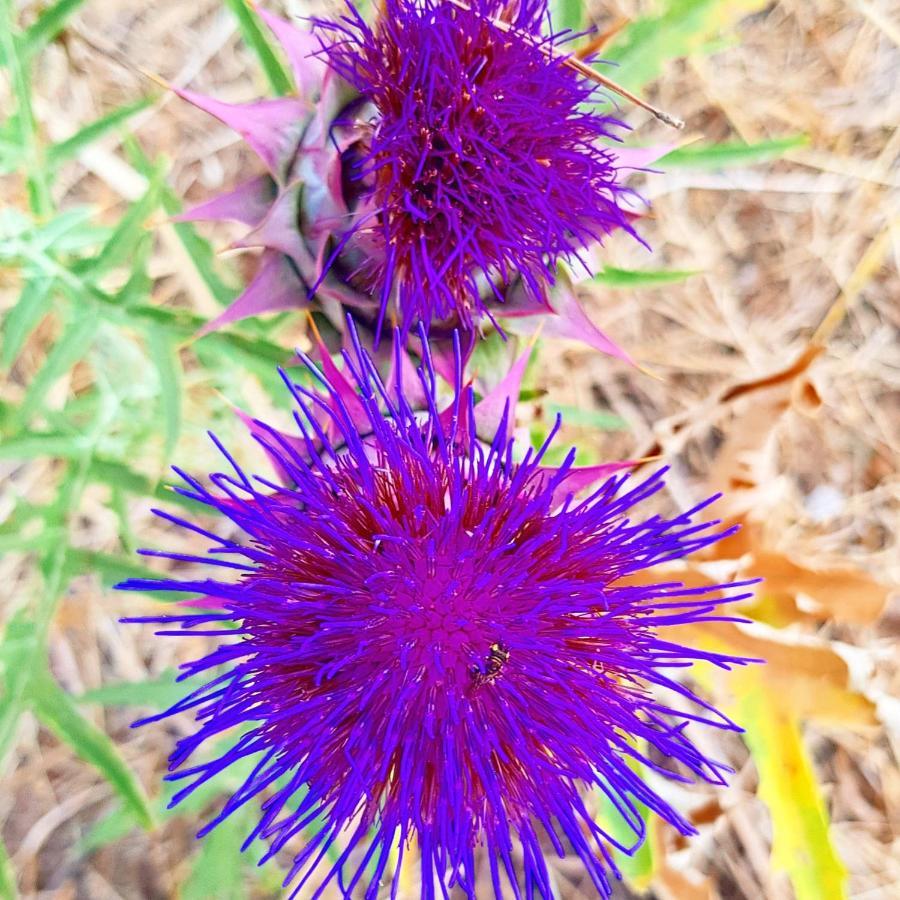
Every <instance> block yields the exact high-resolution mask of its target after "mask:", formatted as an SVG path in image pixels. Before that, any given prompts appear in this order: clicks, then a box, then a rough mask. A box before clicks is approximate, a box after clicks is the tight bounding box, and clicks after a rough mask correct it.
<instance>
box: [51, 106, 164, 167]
mask: <svg viewBox="0 0 900 900" xmlns="http://www.w3.org/2000/svg"><path fill="white" fill-rule="evenodd" d="M152 103H153V101H152V100H151V99H150V98H149V97H143V98H141V99H140V100H136V101H135V102H134V103H129V104H128V105H127V106H120V107H119V108H118V109H114V110H113V111H112V112H110V113H107V114H106V115H105V116H101V117H100V118H99V119H97V120H95V121H94V122H91V123H90V124H89V125H85V126H84V128H82V129H80V130H79V131H76V132H75V134H73V135H72V136H71V137H68V138H66V139H65V140H64V141H60V142H59V143H58V144H53V146H51V147H49V148H48V149H47V163H48V164H49V165H51V166H58V165H59V164H60V163H62V162H65V161H66V160H69V159H72V157H74V156H77V154H78V153H79V152H80V151H81V150H83V149H84V148H85V147H88V146H90V145H91V144H93V143H94V141H97V140H99V139H100V138H102V137H105V136H106V135H107V134H109V133H110V132H112V131H115V130H116V129H118V128H121V127H122V126H123V125H124V124H125V123H126V122H127V121H128V120H129V119H130V118H131V117H132V116H133V115H135V114H136V113H139V112H141V111H142V110H145V109H147V107H149V106H150V105H151V104H152Z"/></svg>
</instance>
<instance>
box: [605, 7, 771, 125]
mask: <svg viewBox="0 0 900 900" xmlns="http://www.w3.org/2000/svg"><path fill="white" fill-rule="evenodd" d="M767 4H768V0H663V2H662V3H659V4H657V5H656V8H657V9H658V10H659V12H658V14H656V15H652V16H645V17H644V18H640V19H636V20H635V21H634V22H632V23H631V24H630V25H628V26H627V27H626V28H624V29H623V30H622V32H621V33H620V34H619V35H618V37H617V38H616V40H615V41H614V42H613V44H612V46H610V47H608V48H606V49H604V51H603V58H604V60H606V61H609V62H612V63H616V64H617V66H616V68H614V69H611V68H610V66H608V65H601V66H598V70H599V71H601V72H603V73H604V74H605V75H607V76H609V77H610V78H612V79H613V80H615V81H616V82H617V83H618V84H620V85H622V86H623V87H626V88H630V89H631V90H639V89H640V88H642V87H643V86H644V85H646V84H647V83H648V82H650V81H653V79H654V78H657V77H658V76H659V75H660V74H661V73H662V71H663V67H664V66H665V65H666V63H668V62H669V61H670V60H673V59H678V58H679V57H683V56H690V55H691V54H692V53H697V52H699V51H701V50H703V49H706V47H707V45H708V44H709V42H710V41H712V40H713V39H714V38H715V37H716V35H718V34H719V33H721V32H723V31H725V30H727V29H728V28H730V27H732V26H733V25H734V24H735V23H736V22H737V21H739V20H740V19H741V18H742V17H743V16H746V15H749V14H750V13H754V12H757V11H758V10H760V9H762V8H763V7H765V6H766V5H767ZM674 112H677V110H674Z"/></svg>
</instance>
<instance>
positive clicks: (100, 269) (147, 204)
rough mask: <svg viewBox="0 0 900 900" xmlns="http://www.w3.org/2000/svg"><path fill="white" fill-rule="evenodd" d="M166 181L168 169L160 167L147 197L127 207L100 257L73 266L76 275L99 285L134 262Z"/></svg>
mask: <svg viewBox="0 0 900 900" xmlns="http://www.w3.org/2000/svg"><path fill="white" fill-rule="evenodd" d="M164 177H165V169H164V167H163V165H162V164H160V165H158V166H156V167H155V168H154V169H153V170H152V172H151V173H150V178H149V181H150V183H149V185H148V186H147V190H146V192H145V193H144V196H143V197H141V198H140V199H139V200H137V201H136V202H135V203H132V204H131V206H129V207H128V209H127V210H126V212H125V215H123V216H122V218H121V219H120V220H119V222H118V224H117V225H116V227H115V228H114V229H113V233H112V234H111V235H110V237H109V239H108V240H107V242H106V243H105V244H104V245H103V248H102V249H101V250H100V253H99V254H98V255H97V256H95V257H91V258H89V259H83V260H80V261H79V264H78V265H76V266H73V271H74V272H75V273H76V274H78V275H80V276H81V277H83V278H90V280H92V281H96V279H97V277H98V276H100V275H103V274H105V273H106V272H108V271H109V270H110V269H113V268H115V267H116V266H119V265H123V264H124V263H130V262H131V261H132V260H133V259H134V255H135V253H136V251H137V249H138V246H139V244H140V242H141V240H142V239H143V237H144V234H145V231H144V228H145V223H146V221H147V219H148V218H149V217H150V216H151V215H152V214H153V212H154V211H155V210H156V209H157V207H158V206H159V204H160V190H161V188H162V183H163V178H164Z"/></svg>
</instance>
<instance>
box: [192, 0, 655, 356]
mask: <svg viewBox="0 0 900 900" xmlns="http://www.w3.org/2000/svg"><path fill="white" fill-rule="evenodd" d="M259 13H260V15H261V16H262V17H263V18H264V19H265V21H266V23H267V24H268V26H269V27H270V28H271V30H272V31H273V33H274V34H275V36H276V37H277V39H278V40H279V42H280V43H281V44H282V46H283V48H284V50H285V52H286V54H287V56H288V58H289V59H290V61H291V64H292V67H293V69H294V73H295V80H296V82H297V87H298V94H297V96H291V97H283V98H278V99H271V100H260V101H257V102H254V103H247V104H228V103H223V102H221V101H218V100H214V99H212V98H209V97H204V96H201V95H199V94H196V93H194V92H192V91H187V90H179V91H178V93H179V94H180V95H181V96H182V97H183V98H185V99H186V100H188V101H189V102H191V103H193V104H195V105H196V106H198V107H200V108H201V109H203V110H205V111H207V112H209V113H210V114H212V115H214V116H216V117H218V118H219V119H221V120H222V121H223V122H225V123H226V124H227V125H229V126H230V127H232V128H234V129H235V130H236V131H238V132H239V133H240V134H241V135H242V136H243V137H244V138H245V140H246V141H247V142H248V143H249V144H250V146H251V147H252V148H253V149H254V150H255V152H256V153H257V155H258V156H259V157H260V160H261V161H262V163H263V164H264V166H265V170H266V171H265V173H264V174H261V175H258V176H256V177H254V178H252V179H250V180H249V181H247V182H246V183H244V184H241V185H239V186H238V187H237V188H235V189H234V190H232V191H231V192H230V193H228V194H225V195H223V196H221V197H217V198H214V199H213V200H210V201H207V202H206V203H203V204H201V205H200V206H198V207H196V208H194V209H193V210H191V211H190V212H188V213H186V214H184V216H183V218H185V219H228V220H236V221H238V222H241V223H243V224H245V225H247V226H249V227H250V229H251V231H250V233H249V234H248V235H246V236H245V237H244V238H242V239H241V240H240V241H238V242H237V243H236V245H235V246H237V247H241V248H247V247H260V248H262V250H263V253H262V257H261V260H260V266H259V269H258V271H257V274H256V277H255V278H254V280H253V281H252V282H251V283H250V285H249V286H248V287H247V289H246V290H245V291H244V293H243V294H242V295H241V296H240V297H239V298H237V300H235V302H234V303H233V305H232V306H230V307H229V308H228V309H227V310H225V311H224V312H223V313H222V314H221V315H220V316H219V317H218V318H216V319H215V320H213V321H212V322H210V323H209V324H208V325H207V326H206V328H205V329H204V330H210V329H213V328H217V327H220V326H222V325H225V324H227V323H229V322H232V321H235V320H237V319H241V318H245V317H247V316H253V315H258V314H260V313H264V312H268V311H275V310H284V309H291V308H298V307H306V308H309V307H310V306H313V308H314V309H316V310H317V311H318V312H321V313H323V314H324V315H325V316H326V317H327V318H328V319H330V320H331V323H332V324H333V325H334V326H335V328H336V329H338V330H343V327H344V322H345V316H346V312H347V310H352V311H353V315H354V319H355V321H356V323H357V325H358V326H359V327H360V328H366V329H368V330H371V331H372V332H373V333H375V332H378V331H379V330H380V329H381V328H382V323H383V319H384V317H385V316H386V315H387V316H388V317H389V318H390V319H391V320H394V321H397V322H399V323H400V325H401V327H402V328H403V329H404V331H408V330H409V329H410V328H414V327H416V323H417V322H418V323H422V324H424V325H425V326H426V327H430V326H439V327H436V328H432V330H431V332H430V336H431V337H434V336H443V335H446V334H448V333H449V331H450V330H452V328H453V327H458V328H463V329H469V328H471V327H472V326H475V325H478V324H483V322H484V320H485V319H487V320H492V321H496V320H499V321H500V327H501V329H504V330H507V331H510V330H514V331H515V332H516V333H520V334H523V333H533V332H534V330H535V329H536V328H537V327H538V324H537V323H538V322H539V321H540V322H542V323H543V329H544V330H543V334H544V335H545V336H556V337H565V338H570V339H576V340H581V341H583V342H585V343H588V344H590V345H591V346H593V347H595V348H596V349H598V350H600V351H602V352H606V353H611V354H613V355H616V356H618V357H620V358H621V359H623V360H625V361H631V360H630V357H629V356H628V355H627V354H626V353H625V352H624V351H623V350H621V349H620V348H619V347H618V346H616V344H615V343H613V342H612V341H611V340H610V339H609V338H608V337H607V336H606V335H604V334H603V332H602V331H600V330H599V329H598V328H597V327H596V325H594V323H593V322H591V321H590V319H589V317H588V316H587V315H586V314H585V313H584V311H583V310H582V308H581V306H580V303H579V299H578V297H577V294H576V291H575V290H574V288H573V286H572V284H571V283H570V281H569V279H568V277H567V276H566V274H565V269H564V268H563V267H561V266H559V265H558V264H559V262H560V261H561V260H568V261H570V262H575V261H577V260H579V259H581V260H583V261H585V262H588V260H587V259H586V258H585V257H583V256H582V251H583V250H585V248H588V247H591V246H594V245H595V244H596V243H597V242H598V241H601V240H602V239H603V238H604V237H605V236H606V235H607V234H608V233H609V232H610V231H611V230H612V229H614V228H624V229H626V230H628V231H629V232H631V233H634V232H633V230H632V226H631V224H630V222H631V217H630V216H629V215H628V214H626V213H625V212H624V211H623V201H624V197H625V195H626V194H627V193H629V192H630V189H629V188H627V187H626V186H625V184H624V180H625V176H626V174H627V173H628V172H629V171H630V170H633V169H636V168H637V169H640V168H645V167H646V166H647V165H649V164H651V163H652V162H653V160H654V159H655V158H656V157H657V156H659V155H661V154H662V153H663V152H664V151H665V149H666V148H665V147H662V146H661V147H659V148H656V149H654V148H642V149H636V148H630V149H629V148H624V147H622V146H620V145H618V144H617V143H616V142H617V140H618V139H617V138H616V133H617V132H618V131H619V127H618V126H619V124H620V123H619V122H617V121H616V120H615V119H614V118H612V117H610V116H608V115H606V114H605V113H604V112H602V109H603V107H602V105H601V98H600V97H598V96H595V94H594V87H593V86H592V83H591V82H589V81H588V80H586V79H585V78H584V77H583V76H582V75H581V74H579V73H578V72H577V71H576V70H575V69H574V68H572V67H570V66H568V65H567V63H566V59H567V56H566V54H567V53H568V49H567V48H566V47H565V45H564V44H562V41H563V36H552V35H547V34H544V33H543V32H542V26H543V25H544V24H545V23H546V21H547V16H546V3H545V2H544V0H529V2H527V3H525V2H523V3H520V4H518V5H516V4H514V3H513V4H510V3H505V2H500V0H473V2H469V0H442V2H438V0H387V2H386V3H385V4H382V5H381V9H380V12H379V13H378V15H377V17H376V18H375V20H374V23H373V24H371V25H369V24H367V23H366V21H365V20H364V19H363V18H362V17H361V16H360V15H359V14H358V13H357V12H356V11H355V10H354V9H353V7H350V8H349V9H348V12H347V14H346V15H345V16H344V17H343V18H340V19H338V20H335V21H324V20H315V22H314V28H313V30H312V31H309V30H304V29H303V28H301V27H297V26H295V25H293V24H290V23H288V22H286V21H284V20H282V19H279V18H277V17H276V16H273V15H271V14H269V13H267V12H266V11H265V10H263V9H260V10H259ZM561 44H562V45H561ZM513 319H515V320H516V321H515V323H513V321H512V320H513Z"/></svg>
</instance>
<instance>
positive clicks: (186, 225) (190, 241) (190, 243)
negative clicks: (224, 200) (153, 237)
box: [123, 136, 237, 328]
mask: <svg viewBox="0 0 900 900" xmlns="http://www.w3.org/2000/svg"><path fill="white" fill-rule="evenodd" d="M123 145H124V147H125V149H126V150H127V151H128V154H129V158H130V160H131V162H132V164H133V165H134V166H135V168H136V169H137V170H138V171H139V172H141V174H143V175H145V176H146V177H148V178H149V177H150V176H151V174H152V172H153V166H152V164H151V163H150V160H149V159H147V156H146V155H145V154H144V152H143V150H141V147H140V145H139V144H138V142H137V141H136V140H134V138H133V137H131V136H126V139H125V141H124V142H123ZM161 199H162V205H163V209H164V210H165V211H166V213H167V214H168V215H170V216H174V215H177V214H178V213H180V212H181V209H182V205H181V200H180V199H179V197H178V195H177V194H176V193H175V192H174V191H172V190H171V189H170V188H168V187H166V186H165V185H163V187H162V192H161ZM174 228H175V234H176V235H178V239H179V240H180V241H181V243H182V246H183V247H184V249H185V250H186V251H187V253H188V256H190V258H191V262H193V264H194V268H196V270H197V274H198V275H199V276H200V278H201V279H202V280H203V282H204V284H206V286H207V288H209V291H210V293H211V294H212V295H213V297H215V299H216V300H217V301H218V302H219V303H221V304H222V305H223V306H226V305H227V304H229V303H231V301H232V300H234V298H235V296H236V294H237V290H236V288H234V287H232V286H231V285H228V284H226V283H225V282H224V281H223V280H222V278H221V277H220V276H219V274H218V272H217V271H216V256H215V253H214V252H213V249H212V245H211V244H210V243H209V241H207V240H204V239H203V238H202V237H200V235H198V234H197V231H196V229H195V228H194V226H193V225H192V224H191V223H190V222H176V223H174ZM203 321H204V320H202V319H201V320H200V322H201V324H202V323H203ZM197 327H198V328H199V327H200V326H199V325H198V326H197Z"/></svg>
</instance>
